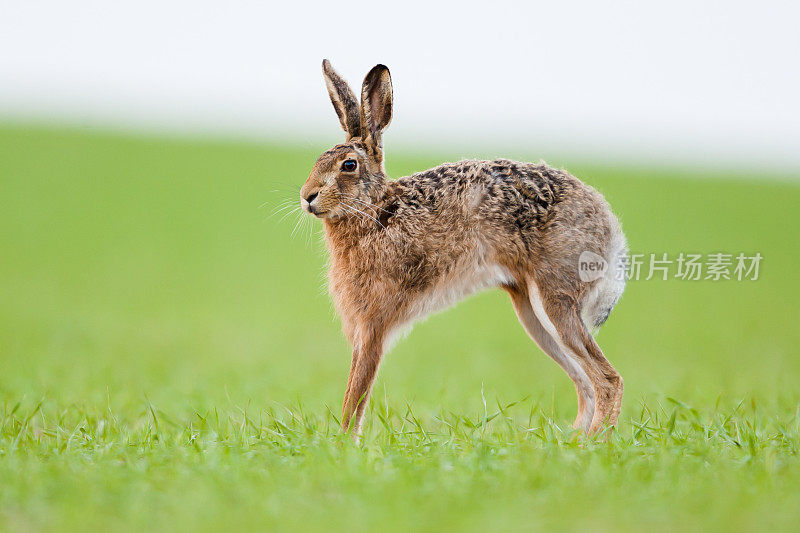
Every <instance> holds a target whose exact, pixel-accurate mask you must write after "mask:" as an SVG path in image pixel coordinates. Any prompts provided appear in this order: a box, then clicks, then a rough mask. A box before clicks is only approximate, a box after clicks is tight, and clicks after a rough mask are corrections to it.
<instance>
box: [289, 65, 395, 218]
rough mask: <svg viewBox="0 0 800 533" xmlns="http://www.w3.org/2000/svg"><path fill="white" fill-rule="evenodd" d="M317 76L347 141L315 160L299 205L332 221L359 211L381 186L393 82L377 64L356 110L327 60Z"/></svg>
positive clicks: (350, 94) (351, 95)
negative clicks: (322, 83) (320, 75)
mask: <svg viewBox="0 0 800 533" xmlns="http://www.w3.org/2000/svg"><path fill="white" fill-rule="evenodd" d="M322 72H323V75H324V76H325V84H326V85H327V86H328V94H329V95H330V97H331V102H332V103H333V108H334V109H335V110H336V114H337V115H338V116H339V122H340V123H341V125H342V129H343V130H344V131H345V133H346V134H347V139H346V140H345V142H344V143H343V144H339V145H336V146H334V147H333V148H331V149H330V150H328V151H327V152H325V153H323V154H322V155H321V156H319V159H317V162H316V163H315V164H314V168H313V169H311V175H309V176H308V179H307V180H306V183H305V185H303V188H302V189H300V203H301V205H302V206H303V209H305V210H306V211H308V212H309V213H312V214H314V215H316V216H318V217H320V218H335V217H339V216H342V215H344V214H347V213H348V212H352V210H353V209H356V210H358V209H363V205H364V203H363V202H368V203H372V202H374V201H375V200H377V198H378V197H379V196H380V194H381V193H382V191H383V189H384V188H385V187H386V173H385V171H384V168H383V142H382V140H381V137H382V134H383V130H385V129H386V127H387V126H388V125H389V122H391V120H392V80H391V77H390V76H389V69H388V68H386V67H385V66H383V65H376V66H375V67H374V68H373V69H372V70H370V71H369V74H367V77H366V78H364V84H363V85H362V87H361V105H360V106H359V103H358V100H357V99H356V96H355V94H354V93H353V91H352V89H350V87H349V86H348V85H347V82H345V81H344V80H343V79H342V78H341V76H339V74H337V73H336V71H335V70H333V67H331V64H330V62H329V61H328V60H327V59H326V60H325V61H323V62H322Z"/></svg>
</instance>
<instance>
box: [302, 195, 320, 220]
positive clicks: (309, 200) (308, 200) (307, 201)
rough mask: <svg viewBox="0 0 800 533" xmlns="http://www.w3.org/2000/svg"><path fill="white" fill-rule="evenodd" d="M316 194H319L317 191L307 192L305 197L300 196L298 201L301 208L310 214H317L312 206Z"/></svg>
mask: <svg viewBox="0 0 800 533" xmlns="http://www.w3.org/2000/svg"><path fill="white" fill-rule="evenodd" d="M317 196H319V191H317V192H312V193H310V194H308V195H307V196H306V197H305V198H302V199H301V201H300V203H301V204H302V206H303V209H305V210H306V211H308V212H309V213H311V214H312V215H316V214H317V212H316V209H315V208H314V200H316V199H317Z"/></svg>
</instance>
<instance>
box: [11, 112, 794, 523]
mask: <svg viewBox="0 0 800 533" xmlns="http://www.w3.org/2000/svg"><path fill="white" fill-rule="evenodd" d="M324 148H325V147H324V146H318V147H309V148H306V149H303V148H291V147H279V146H262V145H257V144H244V143H239V144H237V143H232V142H228V143H226V142H211V141H179V140H166V139H157V138H154V139H148V138H138V137H128V136H119V135H111V134H100V133H91V132H88V133H87V132H77V131H72V130H44V129H35V128H24V127H18V126H17V127H12V126H6V127H4V128H0V530H24V531H27V530H31V529H44V530H52V529H82V530H83V529H91V528H95V527H97V528H100V527H103V528H111V529H142V528H153V529H158V530H163V529H180V530H187V529H190V528H193V529H200V530H211V529H220V528H226V529H230V528H242V529H268V528H269V529H272V528H281V529H304V528H308V529H315V530H321V529H326V530H327V529H350V530H352V529H355V530H365V529H368V528H376V529H377V528H380V529H382V530H383V529H385V530H409V528H413V529H422V530H440V529H442V528H445V529H460V530H461V529H463V530H491V531H495V530H519V529H530V528H535V529H556V530H563V529H576V528H586V529H590V530H601V531H606V530H608V531H610V530H618V529H622V530H634V529H636V530H638V529H642V528H648V529H653V530H664V531H666V530H674V529H678V528H680V529H684V530H698V531H699V530H708V529H719V530H722V529H724V530H739V529H740V530H752V529H766V528H768V527H775V528H781V529H790V528H794V527H796V523H797V521H798V520H799V519H800V491H798V490H797V487H798V486H800V464H799V463H800V461H799V458H798V448H800V412H799V411H800V379H798V378H800V357H798V355H800V354H798V348H797V346H798V345H800V332H798V328H797V327H796V316H797V311H798V305H797V296H798V294H800V281H799V280H798V276H797V272H798V268H797V267H798V264H800V250H798V244H797V242H798V241H797V239H796V236H795V235H794V232H795V230H796V228H797V227H798V225H800V213H798V211H797V206H798V205H800V187H798V186H797V185H795V184H792V183H787V182H785V181H784V182H780V181H771V180H769V179H765V178H768V177H769V176H752V179H748V176H747V175H746V174H745V173H737V174H736V175H735V176H726V175H722V174H719V173H717V174H715V173H712V172H694V173H692V172H685V171H681V172H678V171H670V170H669V169H663V168H656V169H646V170H637V169H632V168H628V169H625V168H613V167H611V166H596V167H592V166H590V165H585V164H583V165H581V164H568V163H567V164H566V165H567V166H568V168H569V169H570V170H572V171H573V172H574V173H575V174H576V175H578V176H579V177H581V178H582V179H584V180H585V181H587V182H588V183H590V184H592V185H594V186H595V187H597V188H598V189H600V190H601V191H602V192H603V193H604V194H605V195H606V197H607V198H608V199H609V201H610V202H611V204H612V206H613V207H614V209H615V211H616V212H617V213H618V214H619V215H620V218H621V219H622V222H623V225H624V227H625V230H626V233H627V234H628V237H629V241H630V244H631V247H632V249H633V250H634V251H638V252H644V253H650V252H654V253H661V252H668V253H670V254H677V253H678V252H681V251H684V252H702V253H711V252H718V251H724V252H733V253H736V252H740V251H741V252H747V253H754V252H760V253H761V254H762V255H763V256H764V261H763V263H762V270H761V277H760V279H759V280H757V281H751V282H736V281H722V282H709V281H700V282H687V281H679V280H669V281H666V282H664V281H655V280H653V281H633V282H631V283H630V284H629V286H628V289H627V291H626V294H625V296H624V297H623V300H622V301H621V302H620V305H619V307H618V308H617V309H616V310H615V312H614V314H613V315H612V317H611V319H610V320H609V322H608V324H607V325H606V326H605V327H604V328H603V330H602V332H601V334H600V336H599V342H600V345H601V346H602V347H603V349H604V350H605V352H606V354H607V355H608V356H609V358H610V359H611V360H612V362H613V363H614V364H615V366H616V367H617V368H618V369H619V370H620V372H621V373H622V375H623V376H624V378H625V385H626V396H625V402H624V406H623V412H622V416H621V417H620V426H619V430H618V432H617V433H615V434H613V435H611V436H610V438H609V440H608V442H604V441H593V440H586V439H583V438H580V437H578V436H577V435H574V434H573V433H572V432H571V431H570V430H569V429H568V428H569V424H570V422H571V421H572V419H573V418H574V414H575V409H576V401H575V397H574V391H573V389H572V385H571V383H570V381H569V379H568V378H567V377H566V376H565V375H564V374H563V372H562V371H560V370H559V369H558V368H557V367H556V365H555V364H554V363H553V362H552V361H550V360H549V359H548V358H547V357H546V356H545V355H543V354H542V353H541V352H539V351H538V349H537V348H536V347H535V346H534V345H533V343H532V342H531V341H530V340H529V339H528V338H527V337H526V336H525V334H524V332H523V331H522V328H521V327H520V326H519V324H518V323H517V321H516V318H515V317H514V313H513V311H512V309H511V306H510V304H509V302H508V301H507V297H506V296H505V295H504V294H502V293H501V292H499V291H494V292H487V293H484V294H481V295H479V296H477V297H475V298H472V299H470V300H468V301H467V302H464V303H462V304H461V305H459V306H458V307H456V308H455V309H453V310H450V311H448V312H446V313H443V314H440V315H437V316H435V317H433V318H431V319H430V320H428V321H426V322H424V323H422V324H420V325H418V326H417V327H416V328H415V330H414V331H413V332H412V334H411V335H410V336H409V337H408V338H407V339H406V340H404V341H403V342H401V343H400V344H399V345H398V346H397V347H396V348H395V349H394V350H393V351H392V352H391V353H390V354H389V356H388V357H387V358H386V360H385V362H384V364H383V366H382V369H381V374H380V376H379V379H378V383H377V385H376V389H375V394H374V397H373V401H372V404H371V405H370V411H369V414H368V418H367V423H366V429H365V438H364V443H363V445H362V446H361V447H357V446H355V445H353V444H352V443H351V442H349V441H348V440H347V439H343V438H342V436H341V435H339V433H338V431H337V430H336V424H337V423H336V420H335V416H337V415H338V413H339V410H340V408H339V402H340V401H341V394H342V392H343V390H344V384H345V383H344V382H345V378H346V374H347V370H348V367H349V358H350V355H349V349H348V347H347V345H346V343H345V341H344V339H343V338H342V335H341V333H340V331H339V325H338V322H337V321H336V319H335V316H334V314H333V312H332V309H331V305H330V303H329V299H328V297H327V295H326V294H325V288H324V282H323V280H324V271H323V268H324V263H325V256H324V252H323V248H322V245H321V242H320V239H319V227H318V225H315V226H314V227H315V228H316V229H315V231H314V233H313V234H311V235H309V234H307V233H304V231H305V228H300V229H298V230H297V231H296V232H295V234H294V236H292V231H293V228H294V226H295V220H294V219H292V217H291V216H289V217H287V218H286V219H283V220H281V216H280V215H279V216H270V214H271V213H273V212H274V211H275V210H276V208H277V206H279V205H280V202H281V201H282V200H284V199H287V198H294V195H296V192H294V190H293V189H292V187H296V186H298V185H299V184H301V183H302V182H303V180H304V179H305V176H306V175H307V173H308V170H309V169H310V167H311V165H312V164H313V161H314V160H315V158H316V156H317V154H318V153H319V152H320V151H321V150H322V149H324ZM490 155H494V154H490ZM496 155H505V154H496ZM538 156H539V155H538V154H535V153H531V154H529V158H530V159H537V158H538ZM388 157H389V159H388V162H387V164H388V170H389V172H390V174H392V175H394V176H399V175H404V174H407V173H410V172H413V171H414V170H418V169H422V168H427V167H428V166H431V165H434V164H436V163H437V162H438V161H437V160H436V158H422V157H406V156H403V154H394V153H392V152H391V151H390V152H389V156H388ZM559 163H560V162H559ZM731 177H733V178H735V179H730V178H731ZM265 202H266V204H265V205H264V207H261V208H260V207H259V206H261V205H262V204H264V203H265Z"/></svg>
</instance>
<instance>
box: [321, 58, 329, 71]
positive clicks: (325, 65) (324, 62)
mask: <svg viewBox="0 0 800 533" xmlns="http://www.w3.org/2000/svg"><path fill="white" fill-rule="evenodd" d="M329 68H331V62H330V61H328V60H327V59H323V60H322V70H328V69H329Z"/></svg>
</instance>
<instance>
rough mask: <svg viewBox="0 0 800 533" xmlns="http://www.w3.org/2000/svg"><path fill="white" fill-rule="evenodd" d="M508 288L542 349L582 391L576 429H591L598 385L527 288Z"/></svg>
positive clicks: (534, 339)
mask: <svg viewBox="0 0 800 533" xmlns="http://www.w3.org/2000/svg"><path fill="white" fill-rule="evenodd" d="M504 289H505V290H506V291H507V292H508V294H509V295H510V296H511V302H512V303H513V305H514V311H516V312H517V317H518V318H519V321H520V323H521V324H522V327H523V328H524V329H525V331H526V332H527V333H528V335H529V336H530V338H531V339H533V341H534V342H535V343H536V344H537V345H538V346H539V348H540V349H541V350H542V351H543V352H544V353H546V354H547V355H549V356H550V358H552V359H553V360H554V361H555V362H556V363H558V365H559V366H560V367H561V368H563V369H564V371H565V372H566V373H567V374H568V375H569V377H570V378H571V379H572V381H573V383H575V390H576V391H577V393H578V416H577V417H576V418H575V424H574V427H575V429H583V430H584V431H588V429H589V426H590V425H591V423H592V417H593V416H594V410H595V409H594V387H592V383H591V382H590V381H589V377H588V376H587V375H586V372H584V371H583V368H581V366H580V365H579V364H578V362H577V361H576V360H575V359H573V358H572V356H570V355H568V354H567V353H566V352H565V351H564V350H563V349H562V348H561V346H560V345H559V342H558V340H557V339H554V338H553V337H552V336H551V335H550V333H548V332H547V330H546V329H545V328H544V326H543V325H542V323H541V322H540V321H539V319H538V318H537V317H536V313H535V312H534V310H533V306H532V305H531V300H530V297H529V296H528V290H527V287H525V288H521V287H518V286H513V287H512V286H505V287H504Z"/></svg>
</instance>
